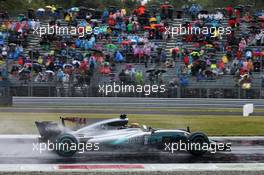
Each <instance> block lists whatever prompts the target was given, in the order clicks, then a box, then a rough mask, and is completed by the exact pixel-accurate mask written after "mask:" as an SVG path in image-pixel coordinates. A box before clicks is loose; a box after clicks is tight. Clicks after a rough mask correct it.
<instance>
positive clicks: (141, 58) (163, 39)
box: [0, 4, 264, 98]
mask: <svg viewBox="0 0 264 175" xmlns="http://www.w3.org/2000/svg"><path fill="white" fill-rule="evenodd" d="M165 7H168V8H169V9H173V13H174V15H172V16H171V15H170V14H169V10H168V9H165V10H164V9H163V8H165ZM51 8H53V7H51ZM54 8H55V7H54ZM142 8H144V9H143V10H142ZM145 8H146V9H145ZM200 8H201V7H198V6H197V5H194V6H191V7H188V8H186V9H176V8H174V7H172V6H171V5H170V4H162V5H161V7H160V9H159V10H158V11H157V12H155V13H154V12H152V11H150V12H148V11H147V9H148V7H143V6H141V7H139V8H138V9H135V11H134V12H133V13H132V14H121V12H122V10H121V9H108V10H106V11H105V12H104V13H103V14H102V17H101V16H100V18H99V19H98V17H97V19H95V16H93V14H90V13H87V14H86V15H84V17H82V15H81V11H82V10H80V9H79V8H78V10H77V9H76V10H75V11H74V9H73V8H69V9H61V10H62V11H64V15H63V14H62V13H61V14H60V15H59V16H58V15H57V16H55V15H54V14H53V13H52V11H53V10H49V8H47V9H46V10H45V12H43V14H42V15H40V16H39V14H38V13H37V12H38V11H36V12H34V14H35V15H32V17H31V16H25V17H22V19H20V20H17V19H16V20H14V19H13V20H12V19H5V18H4V17H2V21H1V23H2V28H1V40H2V44H0V45H1V47H0V49H1V53H2V54H1V55H0V57H1V59H0V62H1V64H0V67H1V69H0V71H1V76H0V77H1V79H2V81H8V82H10V84H11V91H12V93H13V95H16V96H103V94H100V93H99V92H98V85H100V84H112V83H114V82H115V83H126V84H165V85H166V87H167V91H166V93H164V94H151V95H150V96H151V97H207V98H209V97H210V98H263V97H264V89H263V82H264V78H263V69H264V61H263V49H264V47H263V45H264V36H263V33H261V32H260V29H261V28H262V27H263V20H262V17H263V16H264V15H263V13H260V14H259V13H258V14H256V12H255V11H254V8H253V7H252V8H251V9H250V14H248V13H246V8H248V7H247V6H240V7H239V8H233V7H230V8H231V9H232V14H231V15H230V14H229V9H228V8H226V9H215V10H214V11H206V10H204V9H202V8H201V9H200ZM194 9H196V10H194ZM57 10H58V9H57ZM141 10H142V11H141ZM181 10H182V16H178V15H177V13H178V12H179V11H181ZM55 11H56V10H55ZM217 11H218V12H219V13H222V14H223V15H224V17H223V18H222V19H220V20H216V19H209V18H208V19H198V14H201V13H202V14H213V13H216V12H217ZM84 12H86V10H84ZM32 13H33V12H32ZM87 16H88V17H87ZM69 17H70V20H69V19H68V18H69ZM93 17H94V18H93ZM23 18H24V19H23ZM83 18H85V19H83ZM151 18H154V21H153V22H150V21H151ZM159 18H160V20H159ZM38 20H39V21H40V22H39V24H37V23H38V22H37V21H38ZM32 21H33V22H32ZM113 21H114V24H112V22H113ZM24 23H25V24H24ZM83 23H85V24H84V25H85V27H87V26H89V27H91V28H93V29H94V28H95V27H101V26H107V27H108V28H107V31H104V32H102V33H100V34H94V33H93V34H92V35H88V36H86V38H78V37H76V36H72V35H68V34H63V35H60V36H59V35H46V36H42V37H40V36H39V35H36V34H34V33H33V29H32V25H33V24H34V25H39V26H41V27H48V26H49V25H54V24H56V25H58V26H60V27H69V26H80V25H83ZM27 24H31V26H30V25H28V26H27ZM129 24H131V25H132V31H130V29H129V27H128V26H129ZM10 25H11V27H10ZM19 25H20V26H19ZM21 25H25V27H24V28H23V27H21ZM122 25H125V27H124V28H122ZM179 25H185V26H186V27H190V26H206V27H209V26H214V25H216V26H217V28H219V26H221V27H224V28H227V27H232V34H230V35H219V34H217V37H215V38H213V37H210V36H206V35H178V36H174V37H171V36H169V35H168V34H166V32H165V31H166V30H165V28H167V27H178V26H179ZM21 29H22V32H21V31H19V30H21ZM14 35H17V38H16V39H12V38H13V37H12V36H14ZM93 37H94V38H93ZM243 38H244V39H245V40H246V44H245V45H243ZM93 39H94V41H92V40H93ZM132 40H133V41H132ZM134 40H135V41H134ZM256 40H257V42H256ZM78 42H79V43H78ZM89 44H91V45H90V46H89ZM107 45H109V46H112V47H113V50H112V48H107ZM21 47H22V48H21ZM148 48H151V50H150V51H148V52H149V53H147V51H146V50H147V49H148ZM6 50H7V54H4V52H5V51H6ZM136 50H138V51H136ZM174 50H175V53H174ZM118 53H120V55H121V56H119V57H117V55H118ZM173 53H174V54H175V55H173ZM195 54H198V56H197V55H195ZM248 54H249V56H248ZM250 54H251V56H250ZM14 55H15V56H14ZM94 59H95V60H94ZM122 70H123V71H124V74H121V73H122ZM158 70H159V72H158V73H157V71H158ZM5 72H8V75H6V73H5ZM109 96H138V97H142V96H145V95H143V94H135V93H133V94H131V93H127V94H115V93H113V94H110V95H109Z"/></svg>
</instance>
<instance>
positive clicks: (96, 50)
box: [90, 49, 102, 53]
mask: <svg viewBox="0 0 264 175" xmlns="http://www.w3.org/2000/svg"><path fill="white" fill-rule="evenodd" d="M90 51H91V52H96V53H102V51H101V50H98V49H90Z"/></svg>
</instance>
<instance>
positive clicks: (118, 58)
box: [115, 51, 124, 63]
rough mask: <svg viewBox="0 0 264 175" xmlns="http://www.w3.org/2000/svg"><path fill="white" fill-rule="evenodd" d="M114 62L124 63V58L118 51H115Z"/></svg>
mask: <svg viewBox="0 0 264 175" xmlns="http://www.w3.org/2000/svg"><path fill="white" fill-rule="evenodd" d="M115 61H116V62H119V63H120V62H122V61H124V57H123V55H122V54H121V53H120V52H119V51H117V52H116V54H115Z"/></svg>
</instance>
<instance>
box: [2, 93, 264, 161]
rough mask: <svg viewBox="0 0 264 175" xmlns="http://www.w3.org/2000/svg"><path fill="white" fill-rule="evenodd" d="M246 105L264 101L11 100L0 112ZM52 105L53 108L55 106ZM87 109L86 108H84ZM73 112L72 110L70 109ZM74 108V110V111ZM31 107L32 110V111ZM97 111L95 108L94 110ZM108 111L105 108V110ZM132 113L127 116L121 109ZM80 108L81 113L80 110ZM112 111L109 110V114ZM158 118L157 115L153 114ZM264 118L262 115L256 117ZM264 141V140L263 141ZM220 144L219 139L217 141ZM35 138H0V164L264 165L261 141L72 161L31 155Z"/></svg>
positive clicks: (83, 156) (260, 104) (51, 154)
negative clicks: (194, 151)
mask: <svg viewBox="0 0 264 175" xmlns="http://www.w3.org/2000/svg"><path fill="white" fill-rule="evenodd" d="M246 103H254V105H255V108H256V109H264V101H263V100H248V99H247V100H235V99H213V100H212V99H154V98H144V99H143V98H52V99H51V98H17V97H15V98H14V104H13V106H14V107H11V108H2V109H1V112H27V111H29V110H30V111H31V112H64V113H75V112H79V113H89V112H90V113H96V112H99V113H121V112H125V113H140V114H144V113H147V114H152V112H153V111H152V110H144V108H149V107H151V108H157V109H159V108H169V107H170V108H174V109H178V108H179V109H182V108H192V109H210V108H217V109H221V108H225V110H224V111H222V112H221V111H215V112H213V113H212V111H206V110H204V111H202V112H199V111H188V110H182V111H177V110H176V111H170V112H168V111H166V110H165V111H162V110H161V111H160V113H162V114H163V113H164V114H167V113H168V114H174V113H175V114H188V115H197V114H203V115H213V114H217V115H219V116H221V115H231V114H232V115H233V114H235V115H238V114H239V115H241V111H231V112H230V111H229V112H228V111H227V110H226V109H228V108H235V109H241V108H242V106H243V105H244V104H246ZM54 105H55V106H54ZM85 105H89V107H90V108H89V107H86V108H85V107H83V106H85ZM69 106H71V107H73V108H71V107H69ZM74 106H75V107H74ZM32 107H33V108H32ZM97 107H98V108H97ZM106 107H107V108H106ZM121 107H123V108H125V109H130V108H131V109H133V110H131V111H130V112H127V111H122V108H121ZM79 108H80V109H79ZM111 109H112V110H111ZM113 109H114V110H113ZM154 113H155V114H157V111H154ZM255 114H256V115H259V116H264V111H258V112H256V113H255ZM263 140H264V139H263ZM220 141H222V140H221V138H220ZM36 142H37V139H36V138H1V137H0V164H58V163H68V164H71V163H95V164H97V163H98V164H99V163H256V162H258V163H264V141H263V142H260V143H251V142H247V141H242V142H240V143H232V142H231V143H232V148H231V149H232V150H231V152H217V153H215V154H210V153H207V154H205V155H204V156H202V157H195V156H192V155H191V154H189V153H186V152H177V153H173V154H172V153H168V152H143V153H142V152H131V151H121V150H114V152H98V151H97V152H86V153H82V154H76V155H74V156H73V157H71V158H63V157H59V156H58V155H56V154H55V153H54V152H42V153H39V152H38V151H36V150H35V151H33V143H36Z"/></svg>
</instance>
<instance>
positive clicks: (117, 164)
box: [0, 97, 264, 174]
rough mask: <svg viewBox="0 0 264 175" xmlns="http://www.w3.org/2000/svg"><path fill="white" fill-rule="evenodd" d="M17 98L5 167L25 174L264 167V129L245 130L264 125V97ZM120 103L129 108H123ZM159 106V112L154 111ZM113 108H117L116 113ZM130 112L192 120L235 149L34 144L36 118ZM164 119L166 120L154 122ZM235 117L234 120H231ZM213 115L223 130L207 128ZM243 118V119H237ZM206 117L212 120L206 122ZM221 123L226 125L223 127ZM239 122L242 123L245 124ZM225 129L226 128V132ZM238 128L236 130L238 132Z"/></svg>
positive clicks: (140, 117) (4, 110)
mask: <svg viewBox="0 0 264 175" xmlns="http://www.w3.org/2000/svg"><path fill="white" fill-rule="evenodd" d="M13 102H14V103H13V107H1V112H0V117H1V121H2V122H1V124H0V125H1V128H4V129H1V133H2V135H1V136H0V140H1V142H0V148H1V151H0V152H1V153H0V157H1V159H0V170H1V171H5V172H10V173H11V172H15V171H20V172H24V173H29V172H37V171H38V172H39V171H40V172H53V173H54V172H63V173H67V172H87V171H89V172H95V173H107V172H110V171H111V172H113V171H114V172H117V173H121V172H127V173H131V172H134V173H143V174H144V173H148V172H161V174H162V172H163V173H165V172H166V173H171V172H175V171H177V172H178V173H179V174H181V173H182V174H184V173H186V172H189V173H190V174H192V173H193V174H195V173H198V172H202V173H204V174H206V173H208V172H211V171H214V172H216V173H217V172H219V173H222V172H225V173H227V174H228V173H233V172H244V173H245V174H251V173H256V172H257V173H260V172H263V171H264V170H263V167H264V166H263V165H264V164H263V163H264V137H261V135H263V134H261V133H263V131H262V130H261V129H255V130H253V129H247V131H246V132H244V133H243V129H242V128H245V127H249V126H247V124H248V125H250V126H252V123H250V122H252V121H254V122H255V123H254V124H256V123H259V122H260V125H262V126H263V123H261V120H263V119H262V116H263V115H262V112H263V111H262V109H263V106H264V102H263V101H262V100H234V99H232V100H230V99H221V100H216V99H213V100H211V99H151V98H147V99H141V98H25V97H23V98H20V97H14V99H13ZM162 104H163V105H162ZM164 104H165V105H164ZM245 104H253V107H254V111H253V113H252V114H250V116H249V117H243V106H244V105H245ZM100 106H103V107H101V108H100V109H101V110H100V109H99V107H100ZM120 107H122V110H123V111H118V110H117V109H120ZM154 108H155V109H156V111H155V112H157V113H156V114H154V113H153V109H154ZM107 109H109V110H107ZM111 109H114V110H116V111H114V112H113V111H112V110H111ZM93 110H95V111H93ZM133 110H134V111H135V113H133ZM221 110H222V111H226V113H225V114H222V113H221V112H220V111H221ZM78 111H79V112H78ZM125 111H128V112H127V114H128V118H129V119H130V120H131V122H135V121H137V122H139V123H142V124H147V125H151V126H153V127H158V128H164V127H165V128H166V126H167V125H168V126H167V127H168V128H173V127H172V126H173V125H175V127H174V128H179V127H181V128H183V127H185V126H187V125H188V126H189V125H190V128H191V130H194V131H195V130H201V131H205V132H206V133H208V134H209V135H210V138H213V139H216V140H219V141H225V142H231V143H232V150H231V152H226V153H225V152H223V153H222V152H219V153H216V154H206V155H204V156H203V157H202V158H197V157H193V156H190V155H188V154H185V153H177V154H170V153H149V154H148V153H144V154H142V153H141V154H136V153H135V154H134V153H132V154H131V153H129V152H123V153H114V152H104V153H85V154H81V155H76V156H74V157H72V158H66V159H65V158H61V157H57V156H55V155H54V154H52V153H51V152H45V153H42V154H39V153H36V152H32V143H34V142H36V141H37V137H38V135H37V131H36V128H35V126H34V121H35V120H52V121H57V120H58V117H59V116H73V117H75V116H76V117H85V118H87V119H90V120H91V121H94V120H96V121H98V120H102V119H105V118H115V117H118V116H119V114H120V112H122V113H124V112H125ZM146 111H147V112H146ZM148 111H149V112H148ZM158 111H159V112H160V113H159V112H158ZM95 113H96V114H95ZM12 116H13V118H12ZM158 118H161V119H160V120H158V121H156V122H153V120H157V119H158ZM229 118H230V120H228V119H229ZM198 119H199V122H198V121H197V120H198ZM211 120H213V121H216V124H215V125H214V126H213V127H215V129H216V130H220V132H215V131H214V130H213V129H212V128H210V127H206V126H207V125H210V124H213V122H212V123H210V121H211ZM220 120H226V121H225V122H226V123H219V121H220ZM255 120H256V121H255ZM238 121H239V122H242V123H233V122H238ZM178 122H180V125H179V123H178ZM203 122H206V124H205V125H203V124H202V123H203ZM208 122H209V124H208ZM169 123H172V124H169ZM177 123H178V124H177ZM227 123H231V125H233V126H232V127H231V126H230V125H229V126H228V127H230V128H229V129H228V128H224V129H225V131H224V130H221V129H220V128H221V127H222V124H223V125H224V124H227ZM194 125H197V126H194ZM217 125H221V126H220V127H219V128H218V127H217ZM236 125H242V126H241V128H240V127H239V126H236ZM14 126H15V127H14ZM236 127H238V128H236ZM251 128H252V127H251ZM221 133H224V134H223V135H225V136H223V135H221ZM232 133H235V134H233V135H232ZM239 133H240V134H239ZM241 133H242V134H241ZM247 135H249V136H247ZM255 135H260V136H255ZM213 136H216V137H213ZM18 147H19V148H20V149H19V150H18V149H17V148H18Z"/></svg>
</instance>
